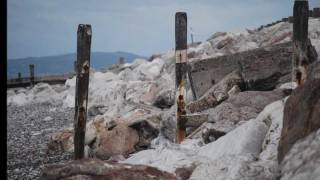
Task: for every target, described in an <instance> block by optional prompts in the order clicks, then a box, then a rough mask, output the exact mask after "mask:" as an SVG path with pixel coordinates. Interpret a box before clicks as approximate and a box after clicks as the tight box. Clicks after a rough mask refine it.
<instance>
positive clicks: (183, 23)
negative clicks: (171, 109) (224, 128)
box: [175, 12, 188, 143]
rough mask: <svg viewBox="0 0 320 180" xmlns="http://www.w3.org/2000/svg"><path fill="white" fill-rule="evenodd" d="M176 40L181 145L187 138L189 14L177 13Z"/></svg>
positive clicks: (178, 128) (177, 118) (179, 141)
mask: <svg viewBox="0 0 320 180" xmlns="http://www.w3.org/2000/svg"><path fill="white" fill-rule="evenodd" d="M175 40H176V53H175V54H176V69H175V70H176V90H177V91H176V103H177V111H176V120H177V130H176V141H177V143H181V141H183V139H184V138H185V137H186V127H185V118H183V117H181V115H185V114H186V109H185V105H186V94H187V93H186V88H185V85H186V82H187V71H188V66H187V14H186V13H185V12H177V13H176V16H175Z"/></svg>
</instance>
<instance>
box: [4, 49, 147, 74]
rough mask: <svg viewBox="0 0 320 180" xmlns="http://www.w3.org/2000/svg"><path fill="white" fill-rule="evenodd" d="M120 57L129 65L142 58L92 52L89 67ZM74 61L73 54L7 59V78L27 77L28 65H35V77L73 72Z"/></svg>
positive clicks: (100, 66)
mask: <svg viewBox="0 0 320 180" xmlns="http://www.w3.org/2000/svg"><path fill="white" fill-rule="evenodd" d="M120 57H123V58H124V59H125V62H127V63H131V62H132V61H133V60H134V59H136V58H144V57H143V56H140V55H136V54H133V53H128V52H92V53H91V67H92V68H93V69H96V70H98V69H101V68H106V67H109V66H111V65H112V64H117V63H118V61H119V58H120ZM75 60H76V54H75V53H70V54H63V55H56V56H43V57H28V58H20V59H8V61H7V62H8V68H7V78H8V79H10V78H17V76H18V73H19V72H21V74H22V77H28V76H29V73H30V72H29V64H34V65H35V75H36V76H37V75H40V76H41V75H51V74H63V73H69V72H73V69H74V68H73V63H74V61H75Z"/></svg>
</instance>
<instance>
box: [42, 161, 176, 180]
mask: <svg viewBox="0 0 320 180" xmlns="http://www.w3.org/2000/svg"><path fill="white" fill-rule="evenodd" d="M50 179H88V180H94V179H108V180H127V179H130V180H135V179H136V180H149V179H170V180H173V179H177V178H176V176H175V175H173V174H170V173H168V172H165V171H160V170H158V169H157V168H154V167H150V166H145V165H130V164H120V163H112V162H106V161H101V160H98V159H82V160H74V161H70V162H67V163H65V164H51V165H48V166H47V167H46V168H45V169H44V170H43V171H42V174H41V177H40V180H50Z"/></svg>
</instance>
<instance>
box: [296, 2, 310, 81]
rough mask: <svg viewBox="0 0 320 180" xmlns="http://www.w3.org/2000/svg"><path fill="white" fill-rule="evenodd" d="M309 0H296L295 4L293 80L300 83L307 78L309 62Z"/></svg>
mask: <svg viewBox="0 0 320 180" xmlns="http://www.w3.org/2000/svg"><path fill="white" fill-rule="evenodd" d="M308 19H309V5H308V1H301V0H296V1H295V2H294V6H293V38H292V39H293V59H292V81H293V82H296V83H297V84H298V85H301V84H303V83H304V81H305V79H306V75H307V73H306V68H307V65H308V64H309V62H308V61H309V60H308V56H307V40H308Z"/></svg>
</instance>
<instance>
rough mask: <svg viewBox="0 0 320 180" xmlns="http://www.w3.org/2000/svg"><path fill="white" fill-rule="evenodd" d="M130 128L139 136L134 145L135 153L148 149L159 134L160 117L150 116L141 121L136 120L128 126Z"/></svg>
mask: <svg viewBox="0 0 320 180" xmlns="http://www.w3.org/2000/svg"><path fill="white" fill-rule="evenodd" d="M129 127H130V128H133V129H135V130H136V131H137V132H138V135H139V142H138V144H136V145H135V149H136V150H137V151H140V150H144V149H147V148H149V147H150V143H151V141H152V140H153V139H155V138H156V137H158V135H159V132H160V117H159V116H150V117H148V118H144V119H141V120H136V121H134V122H133V123H132V124H129Z"/></svg>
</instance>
